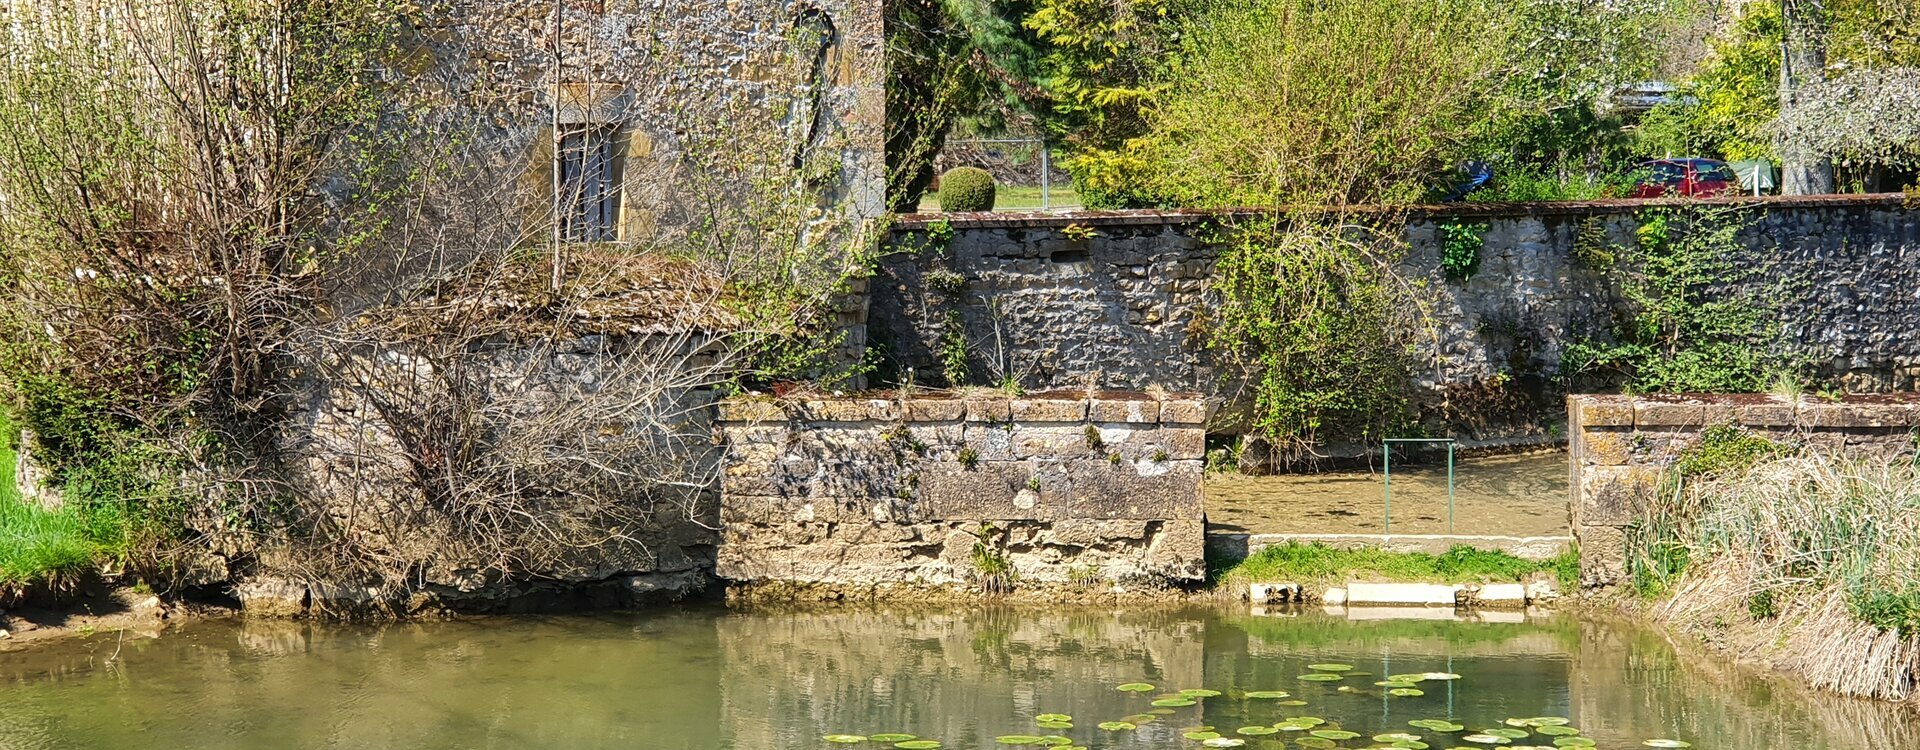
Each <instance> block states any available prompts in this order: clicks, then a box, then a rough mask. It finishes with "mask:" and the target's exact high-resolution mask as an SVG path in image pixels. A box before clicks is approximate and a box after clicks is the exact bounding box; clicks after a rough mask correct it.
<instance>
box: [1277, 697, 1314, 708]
mask: <svg viewBox="0 0 1920 750" xmlns="http://www.w3.org/2000/svg"><path fill="white" fill-rule="evenodd" d="M1275 705H1281V706H1304V705H1307V702H1306V701H1303V700H1300V699H1299V698H1294V699H1292V700H1284V701H1280V702H1279V703H1278V704H1275Z"/></svg>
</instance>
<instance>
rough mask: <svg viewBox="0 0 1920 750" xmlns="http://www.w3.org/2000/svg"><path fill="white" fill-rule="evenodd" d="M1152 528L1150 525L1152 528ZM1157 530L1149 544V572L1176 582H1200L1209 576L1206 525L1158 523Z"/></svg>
mask: <svg viewBox="0 0 1920 750" xmlns="http://www.w3.org/2000/svg"><path fill="white" fill-rule="evenodd" d="M1152 526H1153V524H1150V525H1149V527H1150V528H1151V527H1152ZM1157 526H1158V530H1157V532H1155V533H1154V534H1153V536H1152V538H1151V539H1149V540H1148V542H1147V559H1146V565H1145V567H1146V569H1147V571H1148V572H1150V573H1157V574H1160V575H1164V576H1166V577H1168V578H1172V579H1174V580H1182V581H1198V580H1200V579H1203V578H1205V577H1206V575H1207V558H1206V543H1207V529H1206V522H1204V521H1198V520H1174V521H1160V522H1157Z"/></svg>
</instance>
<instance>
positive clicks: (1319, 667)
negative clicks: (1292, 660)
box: [1307, 664, 1353, 672]
mask: <svg viewBox="0 0 1920 750" xmlns="http://www.w3.org/2000/svg"><path fill="white" fill-rule="evenodd" d="M1307 668H1308V669H1311V670H1313V671H1315V672H1351V671H1353V665H1352V664H1308V665H1307Z"/></svg>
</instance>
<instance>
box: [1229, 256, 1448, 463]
mask: <svg viewBox="0 0 1920 750" xmlns="http://www.w3.org/2000/svg"><path fill="white" fill-rule="evenodd" d="M1347 233H1359V234H1361V235H1362V236H1361V237H1360V238H1357V239H1356V238H1353V237H1349V236H1345V234H1347ZM1229 240H1230V243H1229V244H1228V245H1227V247H1226V249H1225V251H1224V252H1223V253H1222V255H1221V258H1220V263H1219V267H1218V270H1217V272H1216V274H1217V275H1216V280H1215V283H1214V290H1215V291H1216V292H1217V293H1218V294H1219V295H1220V305H1219V308H1218V310H1217V312H1216V316H1215V318H1216V319H1215V321H1214V323H1213V325H1212V326H1211V328H1210V330H1209V331H1208V336H1209V345H1210V346H1211V347H1212V348H1213V349H1214V351H1217V352H1220V353H1221V354H1222V355H1224V356H1226V357H1228V358H1231V360H1232V361H1238V362H1240V363H1242V365H1243V366H1244V367H1246V369H1247V370H1248V372H1249V374H1250V375H1251V385H1250V387H1251V389H1252V395H1253V411H1252V416H1251V419H1252V424H1251V425H1249V426H1250V427H1252V428H1253V429H1255V430H1257V431H1259V432H1261V433H1264V434H1265V435H1267V436H1268V437H1269V438H1270V439H1272V440H1273V441H1274V443H1275V445H1276V446H1280V447H1286V448H1292V449H1295V450H1304V449H1305V448H1307V447H1308V446H1311V445H1313V444H1316V443H1320V442H1324V441H1327V440H1333V439H1368V438H1374V439H1377V438H1382V437H1387V436H1388V435H1389V433H1392V432H1395V431H1397V430H1399V429H1401V428H1402V427H1403V426H1404V425H1406V424H1407V423H1408V422H1410V421H1411V407H1410V405H1409V402H1408V400H1407V393H1406V391H1407V383H1408V376H1409V372H1410V366H1409V364H1408V361H1407V349H1406V347H1405V345H1404V342H1403V341H1402V339H1401V337H1402V336H1404V335H1405V334H1404V333H1402V331H1403V330H1404V329H1403V328H1402V327H1401V326H1400V325H1399V323H1400V318H1401V317H1402V313H1401V306H1402V304H1403V303H1402V302H1401V300H1400V299H1399V298H1398V297H1396V294H1395V292H1394V290H1393V289H1392V288H1390V287H1389V284H1390V283H1391V282H1392V278H1393V277H1392V276H1391V274H1392V270H1391V267H1392V262H1393V260H1394V258H1393V256H1390V255H1387V254H1386V253H1385V252H1383V251H1381V250H1379V249H1377V248H1376V246H1375V245H1373V244H1370V243H1369V242H1368V241H1367V238H1366V237H1365V236H1364V233H1360V232H1359V230H1347V229H1339V228H1326V227H1314V226H1308V225H1305V224H1299V225H1294V226H1289V227H1287V228H1286V229H1284V230H1280V229H1277V228H1276V227H1274V226H1273V225H1270V224H1268V225H1250V226H1244V227H1241V228H1239V229H1238V230H1236V231H1235V232H1234V234H1233V235H1232V236H1231V237H1230V238H1229Z"/></svg>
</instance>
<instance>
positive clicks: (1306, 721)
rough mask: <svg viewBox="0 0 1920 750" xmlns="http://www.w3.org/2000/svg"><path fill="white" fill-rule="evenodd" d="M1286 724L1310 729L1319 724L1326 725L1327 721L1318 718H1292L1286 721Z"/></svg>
mask: <svg viewBox="0 0 1920 750" xmlns="http://www.w3.org/2000/svg"><path fill="white" fill-rule="evenodd" d="M1287 723H1288V724H1299V725H1301V726H1304V727H1307V728H1309V729H1311V728H1313V727H1317V726H1320V725H1321V724H1325V723H1327V720H1326V719H1322V718H1320V717H1318V716H1294V717H1291V718H1289V719H1287Z"/></svg>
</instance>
